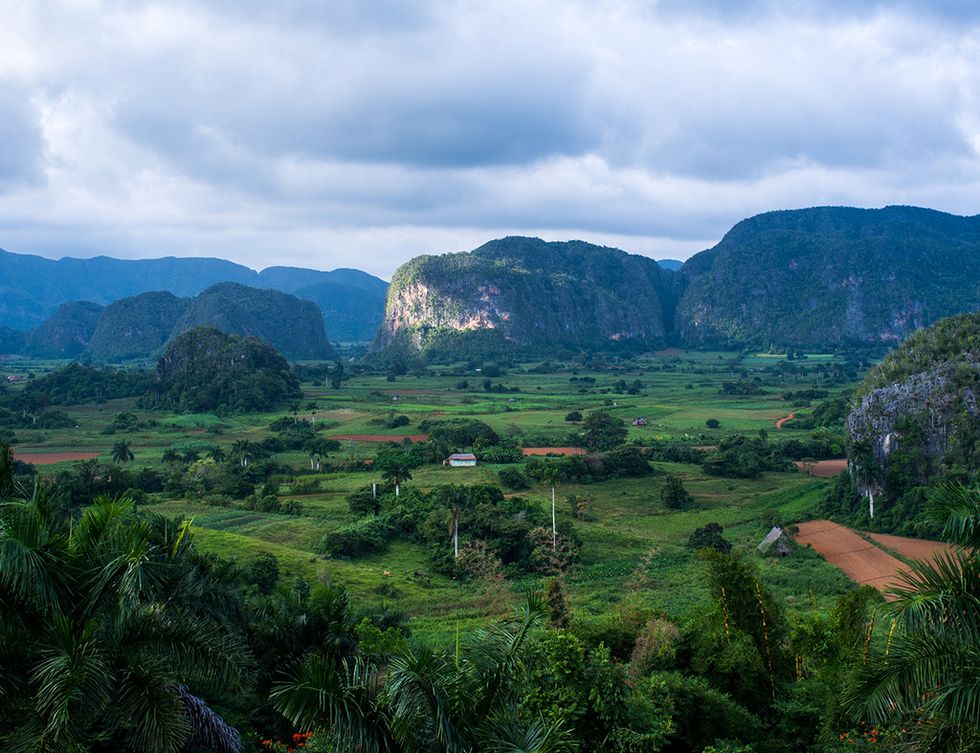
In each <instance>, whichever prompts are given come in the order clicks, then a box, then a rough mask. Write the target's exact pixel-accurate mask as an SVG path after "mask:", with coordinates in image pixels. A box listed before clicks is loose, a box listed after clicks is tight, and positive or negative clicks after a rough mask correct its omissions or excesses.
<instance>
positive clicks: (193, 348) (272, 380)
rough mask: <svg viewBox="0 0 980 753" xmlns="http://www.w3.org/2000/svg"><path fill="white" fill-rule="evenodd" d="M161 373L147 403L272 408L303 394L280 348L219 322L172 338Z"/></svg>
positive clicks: (221, 409) (205, 409)
mask: <svg viewBox="0 0 980 753" xmlns="http://www.w3.org/2000/svg"><path fill="white" fill-rule="evenodd" d="M156 378H157V381H156V384H155V385H154V386H153V388H152V389H151V392H150V394H149V395H148V396H147V397H146V398H144V404H145V405H146V406H147V407H157V408H164V409H167V410H175V411H182V412H190V413H209V412H210V413H240V412H260V411H269V410H274V409H276V408H281V407H282V406H283V405H284V404H285V403H286V402H288V401H290V400H294V399H296V398H299V397H300V396H301V395H302V393H301V392H300V389H299V381H298V380H297V379H296V376H295V375H294V374H293V372H292V371H291V370H290V368H289V364H288V363H287V362H286V359H285V358H283V357H282V355H280V354H279V353H278V352H277V351H276V350H275V348H273V347H272V346H270V345H269V344H267V343H265V342H263V341H261V340H259V339H258V338H256V337H240V336H238V335H228V334H225V333H222V332H220V331H218V330H217V329H215V328H214V327H194V328H193V329H190V330H188V331H187V332H184V333H183V334H181V335H178V336H177V337H175V338H174V339H173V340H171V341H170V342H169V343H168V344H167V347H166V348H165V349H164V351H163V355H162V356H161V357H160V360H159V361H158V362H157V367H156Z"/></svg>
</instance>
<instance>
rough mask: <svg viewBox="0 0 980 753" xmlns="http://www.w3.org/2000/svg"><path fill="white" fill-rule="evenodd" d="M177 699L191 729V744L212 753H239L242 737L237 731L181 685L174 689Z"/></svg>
mask: <svg viewBox="0 0 980 753" xmlns="http://www.w3.org/2000/svg"><path fill="white" fill-rule="evenodd" d="M176 694H177V697H178V698H179V699H180V701H181V703H183V704H184V708H185V710H186V713H187V718H188V720H189V722H190V728H191V740H190V742H191V744H192V745H195V746H198V747H202V748H206V749H207V750H209V751H211V752H212V753H241V750H242V737H241V735H240V734H238V730H237V729H235V728H234V727H232V726H230V725H229V724H227V723H226V722H225V720H224V719H222V718H221V717H220V716H218V714H217V713H215V711H214V710H213V709H212V708H211V707H210V706H208V704H207V703H206V702H205V701H204V700H202V699H200V698H198V697H197V696H196V695H191V694H190V693H189V692H188V690H187V688H185V687H184V686H183V685H181V686H178V687H177V689H176Z"/></svg>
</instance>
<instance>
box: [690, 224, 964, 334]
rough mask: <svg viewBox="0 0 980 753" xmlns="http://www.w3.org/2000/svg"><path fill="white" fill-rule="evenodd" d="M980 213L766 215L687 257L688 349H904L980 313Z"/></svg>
mask: <svg viewBox="0 0 980 753" xmlns="http://www.w3.org/2000/svg"><path fill="white" fill-rule="evenodd" d="M978 262H980V216H976V217H958V216H955V215H951V214H944V213H942V212H935V211H932V210H928V209H918V208H916V207H885V208H884V209H854V208H849V207H818V208H814V209H799V210H793V211H782V212H768V213H766V214H760V215H757V216H755V217H752V218H750V219H747V220H744V221H742V222H740V223H738V224H737V225H736V226H735V227H733V228H732V229H731V230H730V231H729V232H728V233H727V234H726V235H725V237H724V238H723V239H722V240H721V242H720V243H719V244H718V245H717V246H715V247H714V248H712V249H710V250H708V251H704V252H702V253H700V254H697V255H696V256H694V257H692V258H691V259H689V260H688V262H687V263H686V264H685V265H684V269H683V272H682V273H681V275H682V278H683V280H684V284H685V290H684V294H683V296H682V297H681V300H680V303H679V306H678V310H677V334H678V336H679V338H680V339H681V340H683V341H685V342H687V343H691V344H696V343H722V342H729V343H732V344H745V345H751V346H755V347H766V346H776V347H779V346H799V347H804V346H820V347H824V348H826V347H837V346H841V345H848V344H864V345H881V344H891V343H897V342H899V341H900V340H902V339H903V338H905V337H906V336H908V335H909V334H911V333H912V332H913V331H914V330H916V329H918V328H919V327H923V326H926V325H928V324H931V323H932V322H935V321H937V320H938V319H941V318H943V317H946V316H950V315H953V314H958V313H962V312H966V311H975V310H977V308H980V263H978Z"/></svg>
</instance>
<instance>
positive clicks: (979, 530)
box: [848, 485, 980, 751]
mask: <svg viewBox="0 0 980 753" xmlns="http://www.w3.org/2000/svg"><path fill="white" fill-rule="evenodd" d="M933 511H934V512H935V513H936V514H937V515H938V516H939V517H940V519H941V520H942V522H943V525H944V528H943V538H945V539H946V540H947V541H949V542H951V543H953V544H955V545H958V548H957V549H955V550H954V551H953V552H951V553H947V554H942V555H936V556H935V557H934V558H933V561H932V562H917V561H913V562H911V563H910V564H909V568H910V572H908V573H905V574H902V575H901V576H900V577H901V581H902V582H901V584H900V585H899V586H897V587H895V588H893V589H892V590H891V595H892V596H893V597H894V601H893V602H892V604H891V608H892V609H893V610H894V616H895V620H896V622H895V625H896V630H895V632H894V637H893V639H892V640H891V641H890V642H889V645H888V647H887V649H886V652H885V655H884V656H881V657H877V658H876V659H875V660H872V659H869V660H868V664H867V666H866V667H865V668H864V669H863V670H862V671H861V672H859V674H858V676H857V681H856V683H855V684H854V686H853V687H852V688H851V691H850V693H849V698H848V700H849V705H850V708H851V710H852V714H853V715H854V716H855V718H857V717H860V718H861V719H867V720H870V721H873V722H875V723H886V722H894V723H896V724H901V725H903V726H904V728H905V729H907V730H910V732H909V733H908V734H909V735H910V736H911V738H912V739H911V746H912V749H914V750H921V751H961V750H976V749H978V746H980V489H976V488H974V489H972V490H971V489H967V488H966V487H963V486H953V485H948V486H945V487H943V488H942V490H941V493H940V496H939V499H938V501H937V502H936V503H935V504H934V507H933Z"/></svg>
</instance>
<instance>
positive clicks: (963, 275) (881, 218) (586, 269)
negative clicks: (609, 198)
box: [373, 207, 980, 353]
mask: <svg viewBox="0 0 980 753" xmlns="http://www.w3.org/2000/svg"><path fill="white" fill-rule="evenodd" d="M669 267H670V265H669V263H663V262H661V263H658V262H654V261H653V260H652V259H648V258H646V257H640V256H631V255H629V254H626V253H624V252H623V251H619V250H616V249H609V248H603V247H599V246H593V245H591V244H588V243H583V242H581V241H573V242H569V243H546V242H544V241H542V240H539V239H537V238H523V237H511V238H504V239H501V240H498V241H491V242H490V243H487V244H485V245H483V246H481V247H480V248H478V249H476V250H474V251H472V252H470V253H468V254H466V253H464V254H447V255H443V256H422V257H418V258H416V259H413V260H412V261H410V262H408V263H407V264H405V265H403V266H402V267H401V268H400V269H399V270H398V271H396V272H395V274H394V276H393V277H392V284H391V288H390V289H389V293H388V302H387V308H386V312H385V321H384V324H383V325H382V327H381V330H379V333H378V337H377V338H376V340H375V342H374V345H373V350H374V351H376V352H377V351H382V350H385V349H388V348H395V349H397V350H399V351H407V352H426V353H429V352H432V353H442V352H446V353H452V352H454V350H455V351H460V352H466V353H473V352H477V351H481V350H482V351H483V352H486V353H496V352H504V351H506V350H507V349H510V350H511V351H514V350H524V351H539V352H544V351H548V350H554V349H558V348H564V349H566V350H567V349H569V348H571V349H576V348H588V349H603V348H617V347H623V346H629V347H632V348H648V347H654V346H658V345H664V344H678V345H689V346H690V345H693V346H716V347H717V346H725V347H759V348H767V347H772V348H783V347H799V348H815V349H828V348H830V349H833V348H838V347H848V346H881V345H887V344H891V343H894V342H897V341H899V340H901V339H903V338H904V337H906V336H907V335H908V334H910V333H911V332H913V331H914V330H916V329H918V328H919V327H923V326H926V325H928V324H930V323H932V322H934V321H937V320H938V319H941V318H943V317H946V316H950V315H953V314H957V313H961V312H970V311H976V310H977V309H978V308H980V216H976V217H959V216H956V215H951V214H944V213H942V212H936V211H932V210H929V209H919V208H915V207H886V208H884V209H854V208H849V207H819V208H814V209H801V210H793V211H781V212H769V213H766V214H761V215H757V216H755V217H752V218H750V219H747V220H744V221H742V222H740V223H738V224H737V225H736V226H735V227H734V228H732V230H730V231H729V232H728V233H727V234H726V235H725V237H724V238H723V239H722V240H721V242H720V243H718V245H717V246H715V247H714V248H712V249H709V250H707V251H702V252H701V253H699V254H696V255H695V256H693V257H692V258H690V259H688V260H687V262H685V263H684V264H683V265H681V267H680V269H679V270H676V271H674V270H671V269H670V268H669Z"/></svg>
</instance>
